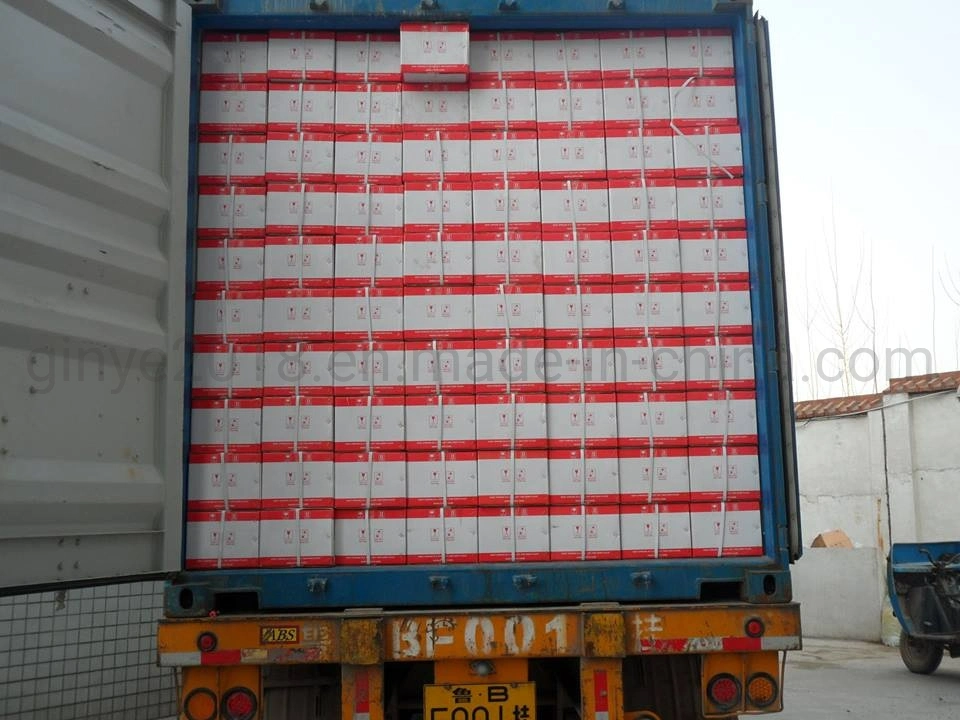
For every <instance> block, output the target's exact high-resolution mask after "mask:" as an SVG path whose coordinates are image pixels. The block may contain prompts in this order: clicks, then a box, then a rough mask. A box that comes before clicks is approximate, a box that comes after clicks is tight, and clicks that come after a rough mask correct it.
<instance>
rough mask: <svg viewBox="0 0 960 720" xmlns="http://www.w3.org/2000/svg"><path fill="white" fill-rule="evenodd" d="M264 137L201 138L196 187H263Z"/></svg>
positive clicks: (198, 145) (207, 136)
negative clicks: (197, 185) (198, 185)
mask: <svg viewBox="0 0 960 720" xmlns="http://www.w3.org/2000/svg"><path fill="white" fill-rule="evenodd" d="M266 142H267V139H266V136H265V135H239V134H237V135H201V136H200V139H199V142H198V144H197V182H198V183H199V184H200V185H263V183H264V168H265V167H266Z"/></svg>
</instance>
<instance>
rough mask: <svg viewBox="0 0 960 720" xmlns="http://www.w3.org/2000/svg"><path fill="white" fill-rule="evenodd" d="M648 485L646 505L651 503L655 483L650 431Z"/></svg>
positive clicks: (655, 473)
mask: <svg viewBox="0 0 960 720" xmlns="http://www.w3.org/2000/svg"><path fill="white" fill-rule="evenodd" d="M650 432H651V435H650V462H649V467H650V485H649V488H650V489H649V490H648V491H647V504H651V503H653V487H654V485H655V484H656V482H657V457H656V453H655V452H654V450H653V435H652V430H651V431H650Z"/></svg>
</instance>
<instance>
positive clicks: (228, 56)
mask: <svg viewBox="0 0 960 720" xmlns="http://www.w3.org/2000/svg"><path fill="white" fill-rule="evenodd" d="M200 77H201V78H203V79H206V80H217V81H219V82H231V81H232V82H242V81H247V82H264V81H265V80H266V79H267V39H266V38H265V37H264V36H263V35H262V34H261V33H255V32H252V33H236V32H205V33H203V38H202V43H201V45H200Z"/></svg>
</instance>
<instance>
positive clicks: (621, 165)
mask: <svg viewBox="0 0 960 720" xmlns="http://www.w3.org/2000/svg"><path fill="white" fill-rule="evenodd" d="M606 143H607V177H609V178H611V179H615V178H616V179H621V178H623V179H631V178H637V177H643V176H646V177H648V178H655V177H673V173H674V170H673V167H674V154H673V130H672V129H671V128H669V127H645V128H643V129H642V130H641V129H640V128H627V127H610V128H607V130H606Z"/></svg>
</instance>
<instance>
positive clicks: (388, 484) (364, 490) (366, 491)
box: [333, 451, 408, 509]
mask: <svg viewBox="0 0 960 720" xmlns="http://www.w3.org/2000/svg"><path fill="white" fill-rule="evenodd" d="M406 458H407V456H406V453H403V452H399V451H386V452H367V451H360V452H337V453H336V459H335V461H334V465H333V487H334V491H333V492H334V500H333V506H334V507H335V508H337V509H344V508H346V509H353V508H385V507H390V508H397V507H405V506H406V504H407V483H408V481H407V465H406Z"/></svg>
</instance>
